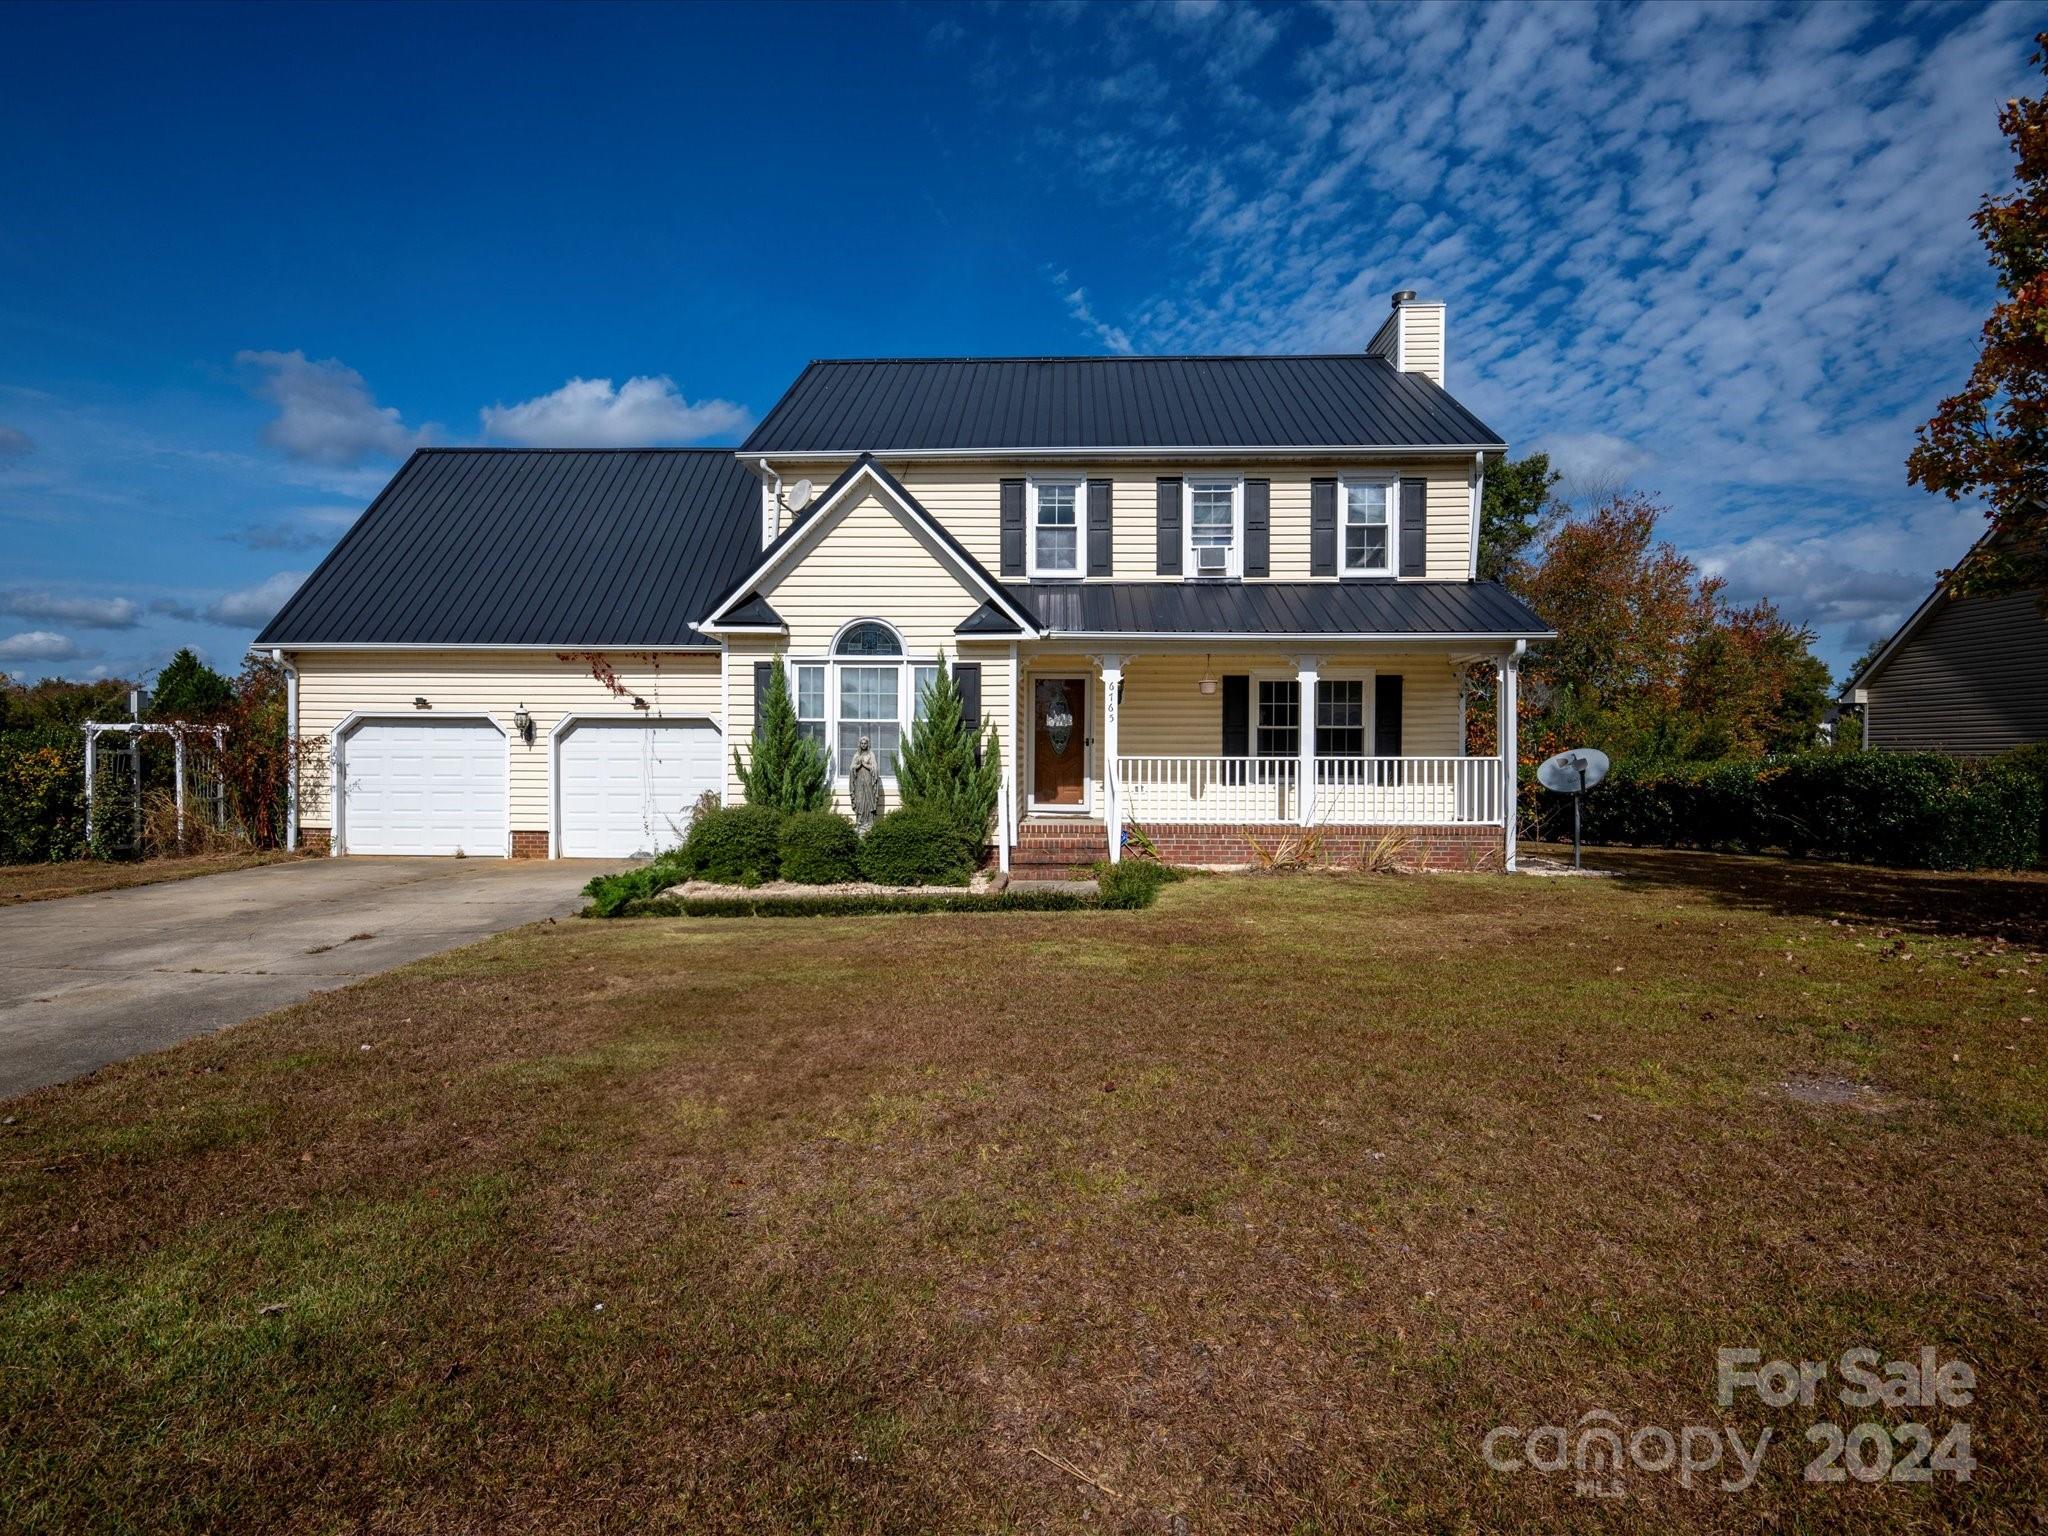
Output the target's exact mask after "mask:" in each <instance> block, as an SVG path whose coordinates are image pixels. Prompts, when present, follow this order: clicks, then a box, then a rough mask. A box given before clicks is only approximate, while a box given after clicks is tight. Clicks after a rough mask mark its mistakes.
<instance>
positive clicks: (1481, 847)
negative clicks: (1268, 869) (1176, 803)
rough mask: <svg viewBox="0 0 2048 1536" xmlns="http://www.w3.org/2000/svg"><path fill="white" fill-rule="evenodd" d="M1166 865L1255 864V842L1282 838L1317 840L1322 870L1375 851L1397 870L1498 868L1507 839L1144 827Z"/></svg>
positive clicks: (1271, 846) (1470, 833) (1395, 831)
mask: <svg viewBox="0 0 2048 1536" xmlns="http://www.w3.org/2000/svg"><path fill="white" fill-rule="evenodd" d="M1143 830H1144V833H1145V836H1146V837H1147V838H1149V839H1150V840H1151V843H1152V846H1153V847H1154V848H1156V849H1157V850H1158V852H1159V857H1160V858H1161V859H1162V860H1164V861H1165V862H1166V863H1168V864H1209V865H1233V864H1239V865H1241V864H1256V863H1258V862H1259V858H1258V855H1257V854H1256V853H1255V852H1254V851H1253V849H1252V847H1251V844H1252V843H1254V842H1256V843H1257V844H1258V845H1259V846H1260V847H1261V848H1264V849H1265V850H1266V851H1267V852H1268V853H1269V854H1270V853H1272V852H1273V851H1274V850H1275V849H1276V848H1278V847H1279V846H1280V845H1281V844H1282V843H1283V842H1294V843H1296V844H1299V842H1300V840H1301V839H1302V838H1303V837H1304V836H1305V835H1307V836H1313V837H1314V838H1315V839H1316V844H1315V851H1314V856H1313V859H1312V861H1311V862H1313V863H1314V864H1316V865H1317V866H1319V867H1322V868H1329V869H1345V868H1350V869H1356V868H1358V867H1360V865H1361V864H1362V863H1364V862H1365V860H1366V859H1367V857H1368V856H1369V855H1373V854H1375V853H1376V852H1378V853H1379V854H1380V856H1381V857H1383V858H1385V859H1386V860H1387V861H1388V862H1389V863H1391V864H1392V865H1393V866H1394V867H1396V868H1400V869H1438V870H1498V869H1500V868H1501V867H1502V865H1503V864H1504V863H1505V862H1506V855H1507V838H1506V834H1505V833H1504V832H1503V831H1502V830H1501V829H1500V828H1499V827H1371V826H1356V827H1315V828H1309V829H1304V828H1301V827H1298V826H1295V825H1293V824H1292V823H1270V824H1267V825H1264V826H1245V827H1218V826H1210V825H1207V824H1204V823H1194V822H1182V823H1176V822H1162V823H1160V824H1158V825H1155V826H1147V827H1145V828H1144V829H1143Z"/></svg>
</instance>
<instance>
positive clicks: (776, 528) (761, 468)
mask: <svg viewBox="0 0 2048 1536" xmlns="http://www.w3.org/2000/svg"><path fill="white" fill-rule="evenodd" d="M754 473H755V474H757V475H759V476H760V477H761V479H762V480H763V481H764V482H767V481H773V482H774V484H773V485H772V486H771V487H770V489H769V492H768V495H769V498H770V499H769V506H770V507H771V509H772V510H771V511H770V512H769V514H768V537H767V538H765V539H763V540H762V541H761V547H762V548H763V549H766V548H767V547H768V546H769V545H770V544H773V543H774V542H775V540H776V538H777V536H778V535H780V534H781V532H782V471H781V470H779V469H775V468H772V467H771V466H770V465H769V463H768V461H767V459H765V458H761V459H756V460H755V461H754Z"/></svg>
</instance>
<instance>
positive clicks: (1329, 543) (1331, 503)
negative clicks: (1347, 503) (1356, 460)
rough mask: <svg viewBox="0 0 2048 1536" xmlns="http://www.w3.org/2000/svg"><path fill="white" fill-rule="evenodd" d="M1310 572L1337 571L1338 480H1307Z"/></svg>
mask: <svg viewBox="0 0 2048 1536" xmlns="http://www.w3.org/2000/svg"><path fill="white" fill-rule="evenodd" d="M1308 573H1309V575H1311V576H1334V575H1336V574H1337V482H1336V481H1334V480H1311V481H1309V483H1308Z"/></svg>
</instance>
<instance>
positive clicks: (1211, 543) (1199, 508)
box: [1181, 475, 1244, 577]
mask: <svg viewBox="0 0 2048 1536" xmlns="http://www.w3.org/2000/svg"><path fill="white" fill-rule="evenodd" d="M1184 484H1185V486H1186V489H1185V491H1184V492H1183V493H1182V494H1183V496H1184V497H1185V500H1186V506H1185V508H1184V511H1185V514H1186V515H1185V516H1184V517H1183V518H1182V520H1181V521H1182V523H1183V525H1184V526H1185V527H1186V529H1187V535H1186V537H1187V550H1186V561H1185V563H1184V565H1183V567H1182V568H1183V569H1184V570H1185V571H1186V572H1187V573H1188V574H1189V575H1190V576H1212V577H1213V576H1241V575H1242V574H1243V573H1244V481H1243V480H1242V479H1241V478H1239V477H1238V476H1236V475H1190V476H1188V478H1187V480H1186V481H1185V482H1184Z"/></svg>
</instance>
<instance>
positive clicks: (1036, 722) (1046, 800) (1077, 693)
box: [1031, 677, 1088, 810]
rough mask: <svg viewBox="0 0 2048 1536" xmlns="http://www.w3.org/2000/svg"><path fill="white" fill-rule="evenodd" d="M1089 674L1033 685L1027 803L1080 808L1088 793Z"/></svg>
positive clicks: (1047, 679)
mask: <svg viewBox="0 0 2048 1536" xmlns="http://www.w3.org/2000/svg"><path fill="white" fill-rule="evenodd" d="M1087 746H1088V679H1086V678H1085V677H1041V678H1038V679H1036V680H1035V681H1034V682H1033V683H1032V685H1031V803H1032V804H1033V805H1046V806H1052V805H1064V806H1072V807H1073V808H1074V809H1075V810H1079V809H1080V808H1081V806H1082V805H1083V804H1084V803H1085V801H1086V799H1087V795H1088V783H1087V767H1086V764H1087V758H1088V753H1087Z"/></svg>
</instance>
